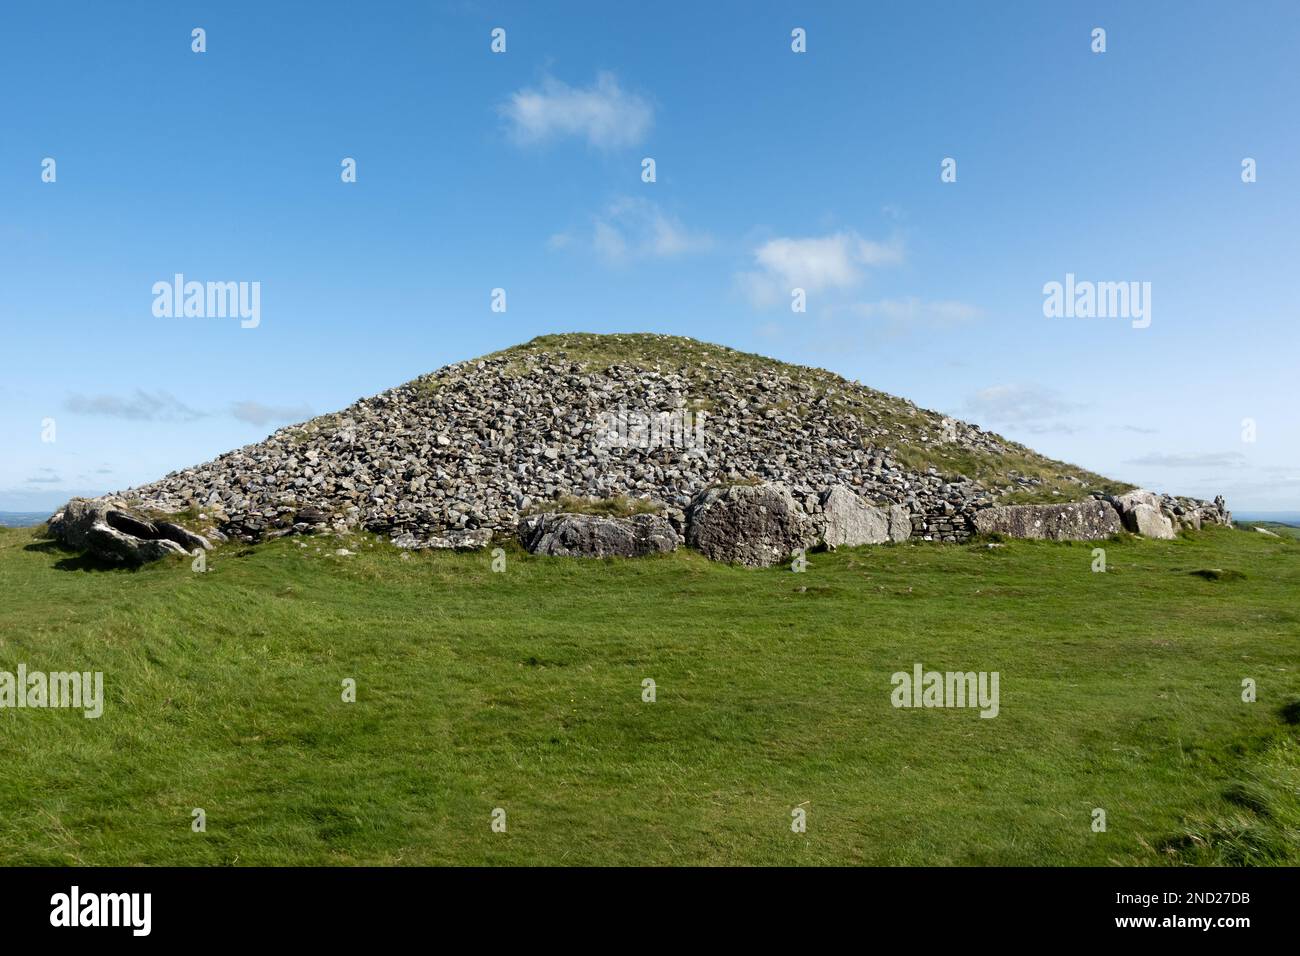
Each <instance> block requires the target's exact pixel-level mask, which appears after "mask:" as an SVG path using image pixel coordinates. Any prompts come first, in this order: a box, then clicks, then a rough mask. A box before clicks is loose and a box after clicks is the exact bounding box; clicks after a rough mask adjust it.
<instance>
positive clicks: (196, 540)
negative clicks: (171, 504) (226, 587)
mask: <svg viewBox="0 0 1300 956" xmlns="http://www.w3.org/2000/svg"><path fill="white" fill-rule="evenodd" d="M49 530H50V534H51V535H52V536H53V537H54V539H55V540H56V541H58V542H59V543H61V544H63V545H64V546H66V547H69V548H73V549H75V550H77V551H85V552H87V553H88V554H90V555H92V556H93V557H96V558H99V559H100V560H102V561H108V562H112V563H114V564H125V565H140V564H146V563H148V562H150V561H157V560H158V559H159V558H164V557H166V556H167V555H169V554H189V553H190V551H192V550H193V549H194V548H202V549H203V550H205V551H206V550H208V549H209V547H210V545H209V544H208V541H207V539H205V538H204V537H203V536H202V535H198V534H194V533H193V532H191V531H187V530H186V529H184V528H182V527H180V525H177V524H174V523H172V522H166V521H164V522H160V523H158V524H155V523H154V522H152V521H148V520H146V519H145V518H141V517H139V516H138V515H134V514H132V513H130V512H129V511H126V510H124V509H123V508H122V507H121V506H120V505H119V503H118V502H115V501H112V500H102V499H97V500H89V499H86V498H73V499H72V500H71V501H69V502H68V503H67V504H66V505H64V507H63V510H62V511H60V512H59V513H58V514H56V515H55V516H54V517H52V518H51V519H50V521H49Z"/></svg>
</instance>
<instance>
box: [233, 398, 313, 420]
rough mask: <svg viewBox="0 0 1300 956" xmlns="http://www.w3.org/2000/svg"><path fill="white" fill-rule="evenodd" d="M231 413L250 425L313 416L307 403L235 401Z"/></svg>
mask: <svg viewBox="0 0 1300 956" xmlns="http://www.w3.org/2000/svg"><path fill="white" fill-rule="evenodd" d="M230 414H231V415H233V416H234V417H235V418H237V419H239V420H240V421H241V422H248V423H249V424H250V425H265V424H266V423H267V422H301V421H305V420H306V419H308V418H311V409H310V408H308V407H307V406H306V405H263V404H262V403H261V402H254V401H244V402H234V403H232V404H231V406H230Z"/></svg>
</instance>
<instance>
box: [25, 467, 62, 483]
mask: <svg viewBox="0 0 1300 956" xmlns="http://www.w3.org/2000/svg"><path fill="white" fill-rule="evenodd" d="M62 480H63V479H62V478H60V477H59V476H58V475H57V474H56V473H55V471H54V469H53V468H41V469H39V470H38V471H37V473H36V474H34V475H32V476H31V477H30V478H28V479H27V483H28V484H31V485H57V484H58V483H59V482H61V481H62Z"/></svg>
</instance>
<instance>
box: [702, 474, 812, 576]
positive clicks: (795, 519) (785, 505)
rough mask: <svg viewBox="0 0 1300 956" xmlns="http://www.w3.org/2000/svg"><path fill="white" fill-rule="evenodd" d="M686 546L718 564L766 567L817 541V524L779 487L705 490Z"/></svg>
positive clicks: (770, 485)
mask: <svg viewBox="0 0 1300 956" xmlns="http://www.w3.org/2000/svg"><path fill="white" fill-rule="evenodd" d="M686 521H687V526H686V543H687V544H689V545H691V547H693V548H698V549H699V550H700V551H701V552H703V554H704V555H705V557H707V558H710V559H712V560H714V561H730V562H734V563H738V564H745V565H749V566H750V567H767V566H770V565H773V564H777V563H778V562H780V561H784V560H785V559H786V558H788V557H789V556H790V555H791V554H793V553H794V552H795V551H796V550H798V549H800V548H805V549H806V548H811V547H813V546H814V545H815V544H816V543H817V540H818V537H819V534H818V527H817V523H816V522H815V521H814V520H813V519H812V518H811V517H810V516H809V515H808V514H807V513H806V512H805V511H804V510H803V509H802V508H800V507H799V505H798V504H797V503H796V502H795V500H794V497H793V496H792V495H791V494H790V490H789V489H788V488H786V487H785V486H784V485H781V484H763V485H726V486H722V487H717V488H706V489H705V490H704V491H701V492H700V493H699V494H698V495H696V496H695V498H694V499H693V500H692V501H691V506H690V508H689V510H688V511H687V515H686Z"/></svg>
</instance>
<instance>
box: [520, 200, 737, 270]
mask: <svg viewBox="0 0 1300 956" xmlns="http://www.w3.org/2000/svg"><path fill="white" fill-rule="evenodd" d="M546 244H547V247H548V248H550V249H552V250H559V249H567V248H579V247H580V248H584V249H587V250H589V251H591V252H593V253H594V254H595V255H597V256H599V257H600V258H601V259H603V260H605V261H606V262H608V263H612V264H622V263H626V262H629V261H631V260H635V259H671V258H675V257H677V256H684V255H689V254H692V253H697V252H705V251H707V250H709V249H711V248H713V239H712V237H711V236H709V235H708V234H706V233H703V232H695V231H693V230H691V229H688V228H687V227H686V226H684V225H683V224H682V222H681V220H679V219H678V218H677V217H676V216H673V215H670V214H669V213H666V212H664V211H663V209H661V208H660V207H659V205H658V204H656V203H653V202H650V201H649V200H647V199H631V198H628V199H618V200H616V201H614V202H612V203H610V204H609V205H608V206H606V207H605V208H604V209H603V210H601V212H600V213H599V214H598V215H596V216H593V217H592V220H591V232H590V234H589V235H581V236H580V235H577V234H575V233H573V232H566V233H557V234H556V235H553V236H551V237H550V239H548V240H547V243H546Z"/></svg>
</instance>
